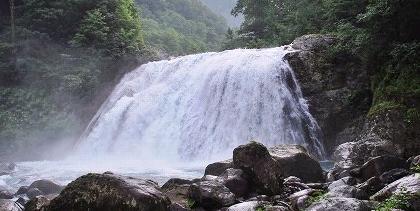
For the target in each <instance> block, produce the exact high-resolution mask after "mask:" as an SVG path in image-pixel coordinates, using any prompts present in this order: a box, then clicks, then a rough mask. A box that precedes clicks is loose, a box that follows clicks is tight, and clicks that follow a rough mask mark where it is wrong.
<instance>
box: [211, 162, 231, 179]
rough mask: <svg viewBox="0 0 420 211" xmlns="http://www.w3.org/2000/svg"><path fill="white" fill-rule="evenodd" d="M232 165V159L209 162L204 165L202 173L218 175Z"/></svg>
mask: <svg viewBox="0 0 420 211" xmlns="http://www.w3.org/2000/svg"><path fill="white" fill-rule="evenodd" d="M232 167H233V161H232V159H229V160H225V161H220V162H215V163H211V164H209V165H208V166H207V167H206V169H205V171H204V175H214V176H219V175H220V174H222V173H223V172H224V171H225V170H226V169H229V168H232Z"/></svg>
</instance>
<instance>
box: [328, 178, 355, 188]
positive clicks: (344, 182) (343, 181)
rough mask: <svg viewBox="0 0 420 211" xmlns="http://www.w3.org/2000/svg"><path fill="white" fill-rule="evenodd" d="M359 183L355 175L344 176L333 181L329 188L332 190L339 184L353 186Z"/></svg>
mask: <svg viewBox="0 0 420 211" xmlns="http://www.w3.org/2000/svg"><path fill="white" fill-rule="evenodd" d="M356 184H357V180H356V178H354V177H343V178H341V179H338V180H336V181H334V182H332V183H331V184H330V185H329V186H328V189H329V190H331V189H333V188H335V187H339V186H343V185H349V186H353V185H356Z"/></svg>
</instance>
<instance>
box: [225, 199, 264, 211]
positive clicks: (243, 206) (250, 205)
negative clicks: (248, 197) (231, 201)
mask: <svg viewBox="0 0 420 211" xmlns="http://www.w3.org/2000/svg"><path fill="white" fill-rule="evenodd" d="M269 204H270V203H269V202H267V201H247V202H242V203H239V204H235V205H232V206H230V207H229V208H228V209H227V211H255V210H257V208H259V207H260V208H265V207H266V206H268V205H269ZM264 210H266V209H264Z"/></svg>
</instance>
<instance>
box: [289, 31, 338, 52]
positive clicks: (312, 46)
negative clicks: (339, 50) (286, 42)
mask: <svg viewBox="0 0 420 211" xmlns="http://www.w3.org/2000/svg"><path fill="white" fill-rule="evenodd" d="M335 41H336V38H335V37H333V36H328V35H321V34H308V35H304V36H301V37H298V38H296V39H295V40H294V41H293V43H292V48H294V49H299V50H303V51H311V50H316V49H319V48H326V47H328V46H331V45H332V44H334V43H335Z"/></svg>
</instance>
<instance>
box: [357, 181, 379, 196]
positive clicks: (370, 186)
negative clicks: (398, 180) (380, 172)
mask: <svg viewBox="0 0 420 211" xmlns="http://www.w3.org/2000/svg"><path fill="white" fill-rule="evenodd" d="M384 186H385V185H384V183H383V182H382V181H381V180H380V179H379V178H378V177H372V178H370V179H368V180H366V181H365V182H364V183H361V184H358V185H357V186H356V187H357V188H358V189H360V190H362V191H364V192H365V193H366V194H367V196H372V195H373V194H375V193H376V192H378V191H379V190H381V189H382V188H383V187H384Z"/></svg>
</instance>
